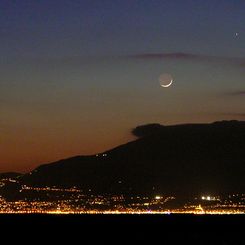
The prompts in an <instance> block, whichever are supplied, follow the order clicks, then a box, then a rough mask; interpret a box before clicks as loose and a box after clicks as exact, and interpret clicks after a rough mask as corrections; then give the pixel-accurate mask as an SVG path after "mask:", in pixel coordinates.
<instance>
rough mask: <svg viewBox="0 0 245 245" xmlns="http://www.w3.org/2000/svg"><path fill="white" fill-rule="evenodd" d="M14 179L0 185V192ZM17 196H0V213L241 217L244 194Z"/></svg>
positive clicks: (25, 190) (35, 191)
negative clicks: (225, 215) (181, 198)
mask: <svg viewBox="0 0 245 245" xmlns="http://www.w3.org/2000/svg"><path fill="white" fill-rule="evenodd" d="M9 183H15V184H18V181H17V180H16V179H11V178H6V179H2V180H1V181H0V191H1V190H2V189H3V188H4V187H5V186H6V185H7V184H9ZM18 194H19V196H18V197H17V198H15V199H11V198H10V199H9V198H8V197H5V196H4V195H1V196H0V213H47V214H175V213H176V214H245V194H241V193H232V194H229V195H219V196H211V195H207V196H199V197H194V198H191V199H189V200H186V201H185V202H181V201H180V199H179V198H178V197H177V196H166V195H160V194H159V195H122V194H121V195H115V194H103V195H102V194H101V195H99V194H88V193H87V194H85V193H83V191H82V190H80V189H78V188H76V187H73V188H63V189H62V188H57V187H32V186H27V185H20V188H19V189H18Z"/></svg>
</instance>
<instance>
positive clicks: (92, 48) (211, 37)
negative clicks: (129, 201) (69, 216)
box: [0, 0, 245, 172]
mask: <svg viewBox="0 0 245 245" xmlns="http://www.w3.org/2000/svg"><path fill="white" fill-rule="evenodd" d="M244 13H245V1H244V0H240V1H239V0H234V1H231V0H185V1H183V0H179V1H178V0H169V1H168V0H166V1H164V0H161V1H160V0H159V1H157V0H156V1H149V0H141V1H136V0H135V1H133V0H120V1H118V0H103V1H102V0H88V1H86V0H80V1H79V0H76V1H75V0H69V1H68V0H67V1H64V0H52V1H51V0H43V1H33V0H29V1H27V0H15V1H14V0H1V1H0V53H1V56H0V114H1V118H0V171H21V172H25V171H28V170H30V169H33V168H34V167H36V166H37V165H39V164H40V163H45V162H50V161H55V160H58V159H61V158H65V157H69V156H73V155H82V154H94V153H97V152H101V151H104V150H107V149H109V148H112V147H115V146H117V145H120V144H122V143H125V142H128V141H130V140H133V139H134V137H133V136H132V135H131V133H130V132H131V130H132V128H134V127H136V126H138V125H142V124H147V123H161V124H163V125H169V124H181V123H192V122H195V123H198V122H213V121H217V120H231V119H236V120H245V81H244V77H245V76H244V75H245V72H244V71H245V70H244V68H245V14H244ZM146 54H151V55H146ZM162 73H169V74H171V75H172V77H173V79H174V81H173V84H172V85H171V86H170V87H169V88H162V87H161V86H160V85H159V81H158V78H159V76H160V74H162Z"/></svg>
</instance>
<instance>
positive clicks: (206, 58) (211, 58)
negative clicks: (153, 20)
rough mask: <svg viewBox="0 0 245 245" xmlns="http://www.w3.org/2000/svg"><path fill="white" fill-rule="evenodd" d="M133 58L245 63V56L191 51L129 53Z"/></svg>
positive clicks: (242, 64) (239, 64)
mask: <svg viewBox="0 0 245 245" xmlns="http://www.w3.org/2000/svg"><path fill="white" fill-rule="evenodd" d="M127 57H128V58H131V59H142V60H160V59H176V60H190V61H204V62H218V63H220V62H222V63H229V64H233V65H238V66H244V65H245V57H244V58H239V57H220V56H211V55H202V54H191V53H181V52H178V53H142V54H134V55H128V56H127Z"/></svg>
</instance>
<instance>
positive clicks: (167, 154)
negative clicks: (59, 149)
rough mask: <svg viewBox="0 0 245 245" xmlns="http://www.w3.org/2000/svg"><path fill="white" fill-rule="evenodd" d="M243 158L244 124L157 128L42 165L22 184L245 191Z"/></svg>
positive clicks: (125, 190)
mask: <svg viewBox="0 0 245 245" xmlns="http://www.w3.org/2000/svg"><path fill="white" fill-rule="evenodd" d="M144 130H145V131H147V126H145V128H144ZM244 156H245V122H238V121H224V122H215V123H212V124H186V125H175V126H161V127H159V126H158V127H154V130H153V131H152V132H146V134H145V136H144V135H143V136H142V137H141V138H139V139H137V140H135V141H132V142H129V143H127V144H124V145H121V146H119V147H116V148H114V149H112V150H109V151H107V152H104V153H102V154H98V155H94V156H77V157H72V158H68V159H64V160H60V161H58V162H55V163H50V164H45V165H41V166H39V167H38V168H36V169H35V170H33V171H32V172H31V173H29V174H26V175H24V176H23V177H22V178H21V182H22V183H23V184H28V185H34V186H46V185H48V186H50V185H55V186H64V187H70V186H78V187H80V188H82V189H83V190H84V191H88V190H89V189H90V190H91V192H100V193H149V192H151V193H152V192H153V193H166V194H173V193H175V194H184V195H185V194H188V195H189V194H194V193H205V192H208V193H220V192H222V193H224V192H244V191H245V181H244V176H245V158H244Z"/></svg>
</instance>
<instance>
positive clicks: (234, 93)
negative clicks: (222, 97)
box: [226, 90, 245, 96]
mask: <svg viewBox="0 0 245 245" xmlns="http://www.w3.org/2000/svg"><path fill="white" fill-rule="evenodd" d="M226 95H231V96H245V90H240V91H233V92H228V93H226Z"/></svg>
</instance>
